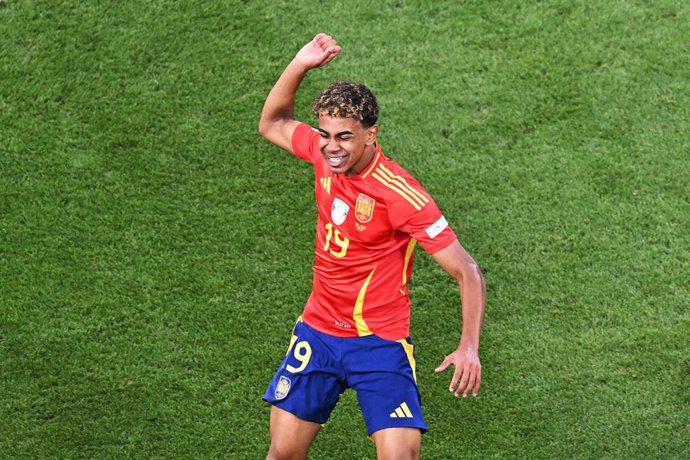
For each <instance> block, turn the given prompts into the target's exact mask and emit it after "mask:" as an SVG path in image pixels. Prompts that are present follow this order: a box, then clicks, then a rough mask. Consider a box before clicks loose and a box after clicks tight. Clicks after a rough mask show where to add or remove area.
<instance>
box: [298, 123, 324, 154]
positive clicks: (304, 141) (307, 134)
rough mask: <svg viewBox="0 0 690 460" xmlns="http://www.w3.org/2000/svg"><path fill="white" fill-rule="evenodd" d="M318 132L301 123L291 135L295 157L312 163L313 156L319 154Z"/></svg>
mask: <svg viewBox="0 0 690 460" xmlns="http://www.w3.org/2000/svg"><path fill="white" fill-rule="evenodd" d="M318 137H319V132H318V131H316V130H315V129H314V128H312V127H311V126H309V125H308V124H306V123H301V124H299V125H298V126H297V128H295V131H294V132H293V134H292V150H293V152H295V156H296V157H298V158H300V159H302V160H304V161H308V162H310V163H314V155H316V154H319V146H318V140H317V139H318Z"/></svg>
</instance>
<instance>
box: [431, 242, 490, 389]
mask: <svg viewBox="0 0 690 460" xmlns="http://www.w3.org/2000/svg"><path fill="white" fill-rule="evenodd" d="M432 257H433V258H434V260H436V262H437V263H438V264H439V265H440V266H441V268H443V269H444V270H445V271H446V272H448V274H449V275H450V276H452V277H453V278H454V279H455V281H456V282H457V283H458V288H459V289H460V303H461V310H462V335H461V337H460V343H459V345H458V348H457V349H456V350H455V351H454V352H453V353H451V354H449V355H448V356H446V358H445V359H444V360H443V362H442V363H441V365H440V366H439V367H437V368H436V372H442V371H444V370H446V369H447V368H448V367H449V366H450V365H451V364H452V365H453V366H455V371H454V373H453V378H452V379H451V382H450V388H449V389H450V391H451V392H452V393H454V394H455V396H460V394H462V395H463V397H467V395H468V394H469V393H470V392H471V393H472V396H477V393H478V392H479V387H480V385H481V380H482V366H481V363H480V362H479V334H480V333H481V329H482V323H483V321H484V306H485V304H486V290H485V286H484V277H483V276H482V273H481V271H480V270H479V266H478V265H477V263H476V262H475V261H474V259H472V256H470V255H469V254H468V253H467V251H465V249H464V248H463V247H462V246H461V245H460V242H459V241H458V240H457V239H456V240H455V241H453V242H452V243H451V244H450V245H449V246H447V247H445V248H444V249H441V250H440V251H438V252H436V253H434V254H432Z"/></svg>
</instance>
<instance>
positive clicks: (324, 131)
mask: <svg viewBox="0 0 690 460" xmlns="http://www.w3.org/2000/svg"><path fill="white" fill-rule="evenodd" d="M318 129H319V132H320V133H321V134H325V135H327V136H329V135H330V134H331V133H329V132H328V131H326V130H325V129H321V128H318ZM347 134H350V135H353V136H354V133H353V132H352V131H340V132H339V133H335V135H336V136H344V135H347Z"/></svg>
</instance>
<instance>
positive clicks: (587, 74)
mask: <svg viewBox="0 0 690 460" xmlns="http://www.w3.org/2000/svg"><path fill="white" fill-rule="evenodd" d="M320 31H326V32H328V33H330V34H331V35H333V36H334V37H336V38H337V39H338V41H339V42H340V43H341V44H342V46H343V52H342V55H341V56H339V57H338V59H337V60H336V61H334V62H333V63H332V64H331V65H329V66H328V67H326V68H324V69H322V70H319V71H315V72H312V73H311V74H310V75H309V76H308V78H307V80H306V81H305V82H304V84H303V86H302V91H301V92H300V94H299V101H298V104H299V107H298V116H299V118H301V119H303V120H305V121H311V122H313V118H312V116H311V115H310V113H309V111H308V103H309V101H310V100H311V99H312V98H313V97H314V95H315V94H316V93H317V92H318V91H319V90H320V89H321V88H323V87H324V86H326V85H327V84H328V83H330V81H332V80H334V79H338V78H348V79H355V80H361V81H364V82H365V83H367V84H368V85H369V86H370V87H371V88H372V90H373V91H374V92H375V93H376V94H377V97H378V98H379V102H380V105H381V108H382V113H381V120H380V122H381V127H382V131H381V136H380V141H381V144H382V146H383V148H384V151H385V152H386V153H387V154H389V155H390V156H392V157H393V158H394V159H396V160H397V161H398V162H399V163H401V164H402V165H403V166H405V167H406V168H407V169H408V170H409V171H410V172H412V173H413V174H414V175H415V176H416V177H417V178H418V179H419V180H420V181H421V182H422V183H423V184H424V185H425V187H426V188H427V189H428V190H429V192H430V193H431V194H432V195H433V196H434V197H435V199H436V201H437V203H438V204H439V206H440V207H441V209H442V210H443V211H444V214H445V215H446V217H447V218H448V220H449V221H450V222H451V225H452V226H453V227H454V228H455V230H456V232H457V233H458V235H459V236H460V239H461V241H462V242H463V244H464V245H465V247H466V248H467V249H468V250H469V251H470V252H471V253H472V255H473V256H474V257H475V259H476V260H477V261H478V262H479V264H480V265H481V266H482V270H483V271H484V273H485V276H486V280H487V293H488V305H487V314H486V321H485V328H484V333H483V336H482V349H481V358H482V363H483V376H484V381H483V385H482V392H481V394H480V396H479V397H478V398H476V399H468V400H456V399H453V398H452V397H451V396H450V395H449V394H448V391H447V386H448V380H449V378H450V375H447V374H443V375H440V376H439V375H435V374H434V373H433V368H434V367H435V366H436V365H437V364H438V363H439V362H440V361H441V359H442V357H443V356H444V355H445V354H446V353H448V352H450V351H451V350H452V349H453V348H454V347H455V345H456V343H457V338H458V331H459V327H460V324H459V319H458V313H457V292H456V289H455V287H454V285H453V283H452V281H451V280H450V279H449V278H448V277H447V276H446V275H445V274H444V273H443V272H442V271H441V270H440V269H439V268H437V267H435V266H434V263H433V261H432V260H431V259H430V258H429V257H428V256H426V255H424V254H423V253H421V251H420V252H419V253H418V257H417V264H416V265H417V266H416V272H415V276H414V279H413V281H412V288H411V293H412V297H413V303H414V307H413V329H412V333H413V337H414V339H415V342H416V344H417V345H418V347H417V349H418V356H417V358H418V371H417V375H418V378H419V381H420V386H421V390H422V395H423V401H424V404H425V410H426V417H427V419H428V422H429V425H430V431H429V433H428V434H427V435H425V437H424V442H423V450H422V456H423V458H428V459H453V458H476V459H480V458H481V459H484V458H544V459H551V458H610V459H620V458H663V459H674V458H679V459H680V458H686V457H687V453H688V451H690V442H689V441H688V440H689V439H690V430H689V429H688V426H689V424H690V412H689V409H690V406H689V405H690V397H689V395H690V384H689V380H688V379H689V375H690V360H689V359H688V350H689V349H690V347H689V345H690V343H689V340H688V336H689V334H688V331H690V324H689V323H690V321H689V315H688V304H689V303H690V293H689V291H688V286H689V285H690V278H689V276H688V273H689V268H690V267H689V262H688V261H689V260H690V236H689V235H690V203H689V201H690V188H689V186H688V184H689V183H690V153H689V152H690V142H689V139H690V132H689V129H688V126H689V124H688V121H689V120H690V70H689V69H690V58H689V56H690V53H689V51H690V50H689V49H688V43H690V7H689V6H688V4H687V2H683V1H676V0H664V1H657V2H629V1H622V0H618V1H609V2H602V1H595V2H584V1H574V2H564V1H554V0H551V1H546V2H538V3H534V4H531V3H529V4H528V3H525V2H518V1H501V2H490V3H482V2H472V1H464V2H450V1H438V2H425V1H384V2H364V1H339V2H334V3H332V4H328V5H319V6H318V7H315V6H314V4H313V3H311V2H268V1H251V2H241V1H234V0H233V1H230V2H220V1H210V2H198V3H197V2H177V1H163V0H158V1H150V2H135V1H130V0H127V1H120V2H77V1H45V0H41V1H39V0H24V1H18V0H17V1H14V0H5V1H0V171H1V172H0V452H2V456H3V457H5V458H237V459H244V458H246V459H252V458H262V456H263V455H264V452H265V449H266V447H267V443H268V408H267V407H266V405H265V404H264V403H263V402H262V401H261V395H262V393H263V391H264V388H265V386H266V384H267V383H268V381H269V379H270V377H271V375H272V373H273V371H274V369H275V368H276V366H277V365H278V363H279V361H280V359H281V357H282V355H283V354H284V352H285V347H286V346H287V341H288V338H289V333H290V330H291V327H292V324H293V322H294V319H295V318H296V316H297V315H298V314H299V311H300V310H301V308H302V306H303V303H304V301H305V300H306V297H307V295H308V293H309V289H310V278H311V274H310V270H309V267H310V265H311V261H312V248H313V223H314V209H313V203H312V200H313V191H312V187H313V184H312V180H313V179H312V174H311V171H310V169H309V166H308V165H306V164H303V163H301V162H300V161H298V160H295V159H293V158H289V157H288V155H285V154H284V153H283V152H281V151H279V150H278V149H277V148H275V147H273V146H270V145H269V144H268V143H267V142H265V141H264V140H263V139H261V138H260V137H259V135H258V134H257V122H258V117H259V113H260V110H261V106H262V103H263V100H264V98H265V96H266V94H267V93H268V91H269V90H270V88H271V86H272V84H273V82H274V81H275V80H276V78H277V77H278V75H279V74H280V72H281V71H282V69H283V67H284V66H285V64H286V63H287V62H288V61H289V59H290V58H291V57H292V56H293V54H294V53H295V52H296V51H297V50H298V49H299V48H300V47H301V46H302V44H303V43H305V42H306V41H307V40H309V39H310V38H311V36H313V35H314V34H315V33H317V32H320ZM312 454H313V458H316V459H326V458H328V459H334V458H348V459H349V458H374V457H375V452H374V447H373V443H371V442H370V441H368V440H367V439H366V436H365V431H364V425H363V422H362V420H361V415H360V414H359V411H358V408H357V404H356V400H355V398H354V396H353V395H352V394H350V393H346V394H345V396H344V397H343V400H342V401H341V404H340V405H339V407H338V408H337V409H336V412H335V414H334V416H333V420H332V422H331V423H329V424H328V425H327V426H326V427H325V429H324V430H323V432H322V433H321V434H320V435H319V437H318V438H317V441H316V443H315V445H314V447H313V449H312Z"/></svg>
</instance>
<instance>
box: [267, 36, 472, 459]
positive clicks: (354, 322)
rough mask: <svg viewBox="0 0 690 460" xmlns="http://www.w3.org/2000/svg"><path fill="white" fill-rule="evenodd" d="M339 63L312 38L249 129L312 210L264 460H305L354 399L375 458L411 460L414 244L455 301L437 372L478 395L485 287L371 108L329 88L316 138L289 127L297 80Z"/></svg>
mask: <svg viewBox="0 0 690 460" xmlns="http://www.w3.org/2000/svg"><path fill="white" fill-rule="evenodd" d="M339 53H340V46H338V45H337V43H336V42H335V40H334V39H333V38H331V37H330V36H328V35H326V34H318V35H317V36H316V37H314V39H313V40H312V41H310V42H309V43H308V44H307V45H305V46H304V47H303V48H302V49H301V50H300V51H299V52H298V53H297V55H296V56H295V57H294V59H293V60H292V62H290V64H289V65H288V66H287V68H286V69H285V70H284V71H283V74H282V75H281V76H280V78H279V79H278V81H277V82H276V84H275V85H274V87H273V89H272V90H271V92H270V94H269V95H268V98H267V99H266V102H265V105H264V108H263V112H262V113H261V120H260V122H259V131H260V133H261V134H262V135H263V136H264V137H265V138H266V139H268V140H269V141H270V142H272V143H273V144H275V145H277V146H279V147H281V148H283V149H285V150H287V151H288V152H290V153H292V154H294V155H295V156H297V157H299V158H301V159H302V160H306V161H308V162H310V163H312V164H313V167H314V171H315V176H316V178H315V187H316V203H317V209H318V218H317V230H316V250H315V252H316V255H315V263H314V284H313V290H312V293H311V295H310V297H309V300H308V301H307V304H306V306H305V308H304V311H303V314H302V316H301V317H300V319H299V321H298V323H297V325H296V326H295V329H294V332H293V336H292V340H291V342H290V347H289V350H288V353H287V356H286V357H285V360H284V361H283V364H282V365H281V367H280V368H279V370H278V372H277V373H276V375H275V377H274V379H273V381H272V383H271V385H270V386H269V388H268V389H267V390H266V394H265V395H264V399H265V400H266V401H268V402H270V403H271V404H272V405H273V407H272V408H271V420H270V433H271V444H270V447H269V452H268V456H267V458H268V459H299V458H307V454H308V451H309V447H310V446H311V444H312V442H313V440H314V438H315V437H316V434H317V433H318V431H319V429H320V427H321V425H322V424H323V423H325V422H326V420H327V419H328V417H329V415H330V413H331V411H332V410H333V408H334V406H335V404H336V403H337V401H338V399H339V397H340V394H341V393H342V392H343V391H344V390H345V389H347V388H352V389H354V390H355V391H356V392H357V398H358V401H359V404H360V408H361V410H362V413H363V415H364V419H365V422H366V424H367V429H368V432H369V436H371V438H372V439H373V440H374V441H375V443H376V450H377V455H378V458H379V459H396V460H400V459H414V458H418V457H419V450H420V445H421V433H423V432H424V431H426V424H425V422H424V418H423V416H422V412H421V403H420V399H419V393H418V390H417V384H416V375H415V361H414V353H413V346H412V342H411V341H410V339H409V323H410V299H409V296H408V282H409V280H410V276H411V274H412V261H413V253H414V248H415V244H416V243H417V242H419V244H420V245H421V246H422V247H423V248H424V249H425V250H426V251H427V252H428V253H429V254H431V256H432V257H433V258H434V259H435V260H436V262H438V264H439V265H440V266H441V267H443V269H444V270H446V271H447V272H448V273H449V274H450V275H451V276H452V277H453V278H454V279H455V280H456V281H457V283H458V287H459V289H460V297H461V305H462V319H463V322H462V336H461V338H460V343H459V345H458V347H457V349H456V350H455V351H454V352H453V353H451V354H450V355H448V356H446V357H445V359H444V360H443V362H442V363H441V365H440V366H439V367H438V368H437V369H436V371H437V372H441V371H443V370H445V369H446V368H448V367H449V366H450V365H453V366H454V367H455V371H454V373H453V377H452V379H451V382H450V391H451V392H452V393H454V394H455V396H459V395H463V396H464V397H467V396H468V395H469V394H472V395H473V396H476V395H477V392H478V391H479V386H480V382H481V365H480V362H479V356H478V349H479V334H480V330H481V326H482V320H483V315H484V303H485V292H484V280H483V278H482V275H481V272H480V271H479V268H478V267H477V264H476V263H475V262H474V260H472V257H470V255H469V254H468V253H467V252H466V251H465V250H464V249H463V247H462V246H461V245H460V243H459V242H458V240H457V238H456V236H455V233H454V232H453V230H452V229H451V228H450V226H449V225H448V223H447V222H446V219H445V218H444V217H443V215H442V214H441V212H440V211H439V209H438V207H437V206H436V204H435V203H434V201H433V200H432V198H431V197H430V196H429V195H428V194H427V192H426V191H425V190H424V189H423V188H422V187H421V185H420V184H419V183H418V182H417V181H416V180H415V179H414V178H413V177H412V176H411V175H410V174H409V173H407V172H406V171H405V170H404V169H402V168H401V167H400V166H398V165H397V164H395V163H394V162H392V161H391V160H389V159H388V158H387V157H386V156H385V155H384V154H383V152H382V151H381V148H380V147H379V145H378V144H377V142H376V135H377V133H378V131H379V127H378V125H377V124H376V121H377V118H378V106H377V104H376V99H375V98H374V96H373V94H371V92H370V91H369V90H368V89H367V88H366V87H365V86H364V85H361V84H358V83H352V82H336V83H334V84H333V85H331V86H330V87H329V88H327V89H326V90H325V91H324V92H323V93H322V94H321V95H320V96H319V97H318V98H317V100H316V101H315V102H314V104H313V109H314V111H315V113H316V115H317V116H318V124H319V127H318V130H315V129H313V128H311V127H309V126H308V125H306V124H303V123H300V122H298V121H296V120H294V118H293V115H294V107H295V95H296V93H297V89H298V87H299V85H300V83H301V81H302V79H303V77H304V76H305V75H306V73H307V72H308V71H309V70H311V69H315V68H317V67H321V66H323V65H325V64H327V63H328V62H330V61H331V60H332V59H333V58H334V57H336V56H337V55H338V54H339Z"/></svg>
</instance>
